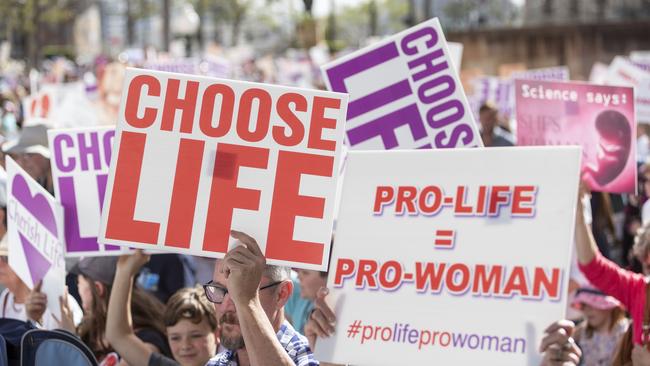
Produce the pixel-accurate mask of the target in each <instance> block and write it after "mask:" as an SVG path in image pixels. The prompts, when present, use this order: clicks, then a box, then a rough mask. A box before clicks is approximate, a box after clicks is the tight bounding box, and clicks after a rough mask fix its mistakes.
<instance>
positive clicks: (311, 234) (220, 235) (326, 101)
mask: <svg viewBox="0 0 650 366" xmlns="http://www.w3.org/2000/svg"><path fill="white" fill-rule="evenodd" d="M346 108H347V96H346V95H343V94H338V93H331V92H325V91H316V90H306V89H297V88H289V87H280V86H273V85H265V84H255V83H247V82H237V81H232V80H224V79H211V78H205V77H200V76H190V75H181V74H170V73H163V72H153V71H146V70H138V69H128V70H127V74H126V80H125V84H124V89H123V92H122V103H121V105H120V113H119V122H118V127H117V131H116V135H115V144H114V146H113V155H114V157H113V159H112V164H111V167H110V172H109V176H108V184H107V189H106V199H105V201H104V210H103V212H102V220H101V229H100V230H101V231H100V239H99V242H100V243H102V244H113V245H123V246H132V247H136V248H145V249H156V250H163V251H172V252H178V253H186V254H193V255H200V256H207V257H223V255H224V254H225V253H226V252H227V250H228V248H229V244H233V243H232V242H231V241H230V230H231V229H234V230H239V231H243V232H246V233H248V234H249V235H251V236H253V237H254V238H255V239H257V241H258V243H259V244H260V247H261V248H262V251H263V252H264V253H265V256H266V258H267V259H268V262H269V263H273V264H281V265H289V266H294V267H301V268H307V269H315V270H325V269H326V268H327V262H328V258H329V249H330V248H329V247H330V245H329V244H330V238H331V233H332V224H333V214H334V197H335V190H336V182H337V179H338V175H339V169H338V166H339V160H340V158H341V148H342V145H343V133H344V131H343V128H344V126H343V125H344V123H345V112H346Z"/></svg>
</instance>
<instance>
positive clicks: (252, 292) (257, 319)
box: [222, 231, 296, 366]
mask: <svg viewBox="0 0 650 366" xmlns="http://www.w3.org/2000/svg"><path fill="white" fill-rule="evenodd" d="M231 234H232V237H233V238H235V239H237V240H239V241H240V242H241V243H242V244H243V245H240V246H238V247H236V248H234V249H232V250H230V251H229V252H228V253H227V254H226V256H225V257H224V259H223V267H222V270H223V271H224V272H225V274H226V278H227V279H228V294H230V296H231V298H232V300H233V302H234V303H235V307H236V309H237V315H238V318H239V326H240V328H241V332H242V335H243V337H244V343H245V344H246V349H247V350H248V357H249V359H250V364H251V365H274V366H276V365H277V366H280V365H285V366H294V365H296V364H295V363H294V362H293V360H292V359H291V357H289V355H288V354H287V352H286V351H285V350H284V349H283V348H282V345H281V344H280V342H279V341H278V338H277V335H276V331H275V330H274V329H273V325H272V324H271V322H270V321H269V317H268V316H267V314H266V313H265V311H264V308H262V304H261V302H260V299H259V291H258V287H259V285H260V282H261V280H262V273H263V272H264V268H265V266H266V259H265V258H264V255H263V254H262V251H261V250H260V248H259V246H258V244H257V242H256V241H255V239H253V238H251V237H250V236H248V235H246V234H244V233H240V232H237V231H232V232H231Z"/></svg>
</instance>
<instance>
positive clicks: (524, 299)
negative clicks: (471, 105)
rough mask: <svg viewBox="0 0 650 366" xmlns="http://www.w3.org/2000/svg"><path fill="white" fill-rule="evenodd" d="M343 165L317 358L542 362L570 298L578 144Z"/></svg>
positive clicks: (391, 155) (360, 157) (369, 157)
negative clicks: (325, 333)
mask: <svg viewBox="0 0 650 366" xmlns="http://www.w3.org/2000/svg"><path fill="white" fill-rule="evenodd" d="M346 164H347V170H346V177H345V178H346V179H345V181H344V182H343V193H342V200H341V209H340V212H339V216H338V217H339V219H338V224H337V231H336V239H335V242H334V246H333V252H332V260H331V266H330V271H329V277H328V287H329V288H330V295H328V296H329V299H328V300H329V301H330V303H331V305H332V307H333V309H335V312H336V316H337V320H336V330H335V333H334V336H332V337H331V338H326V339H319V340H318V341H317V343H316V356H317V359H318V360H321V361H323V362H325V361H328V362H333V363H337V364H345V363H347V364H354V365H374V366H379V365H395V364H396V363H397V364H403V365H429V364H431V363H432V362H434V363H435V364H440V365H479V364H480V365H500V366H504V365H513V366H514V365H517V366H521V365H530V366H533V365H534V366H537V365H539V361H540V355H539V354H538V351H537V349H538V346H539V342H540V340H541V337H542V335H543V332H544V329H545V328H546V327H547V326H548V325H549V324H551V323H552V322H554V321H556V320H558V319H562V317H563V316H564V311H565V305H566V301H567V299H566V288H567V281H568V270H569V259H570V249H571V245H572V243H573V226H574V222H575V219H574V218H575V204H576V198H577V191H578V179H579V171H580V148H579V147H530V148H491V149H456V150H435V151H398V152H350V153H349V155H348V158H347V163H346ZM424 167H426V168H424ZM396 360H398V361H396Z"/></svg>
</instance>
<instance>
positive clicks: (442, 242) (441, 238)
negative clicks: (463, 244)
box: [434, 230, 455, 249]
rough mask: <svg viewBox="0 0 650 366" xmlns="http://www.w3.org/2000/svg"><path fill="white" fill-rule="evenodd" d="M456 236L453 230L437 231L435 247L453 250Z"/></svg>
mask: <svg viewBox="0 0 650 366" xmlns="http://www.w3.org/2000/svg"><path fill="white" fill-rule="evenodd" d="M454 234H455V233H454V231H453V230H436V241H435V242H434V244H435V246H436V247H437V248H443V249H448V248H452V247H453V246H454V237H455V235H454Z"/></svg>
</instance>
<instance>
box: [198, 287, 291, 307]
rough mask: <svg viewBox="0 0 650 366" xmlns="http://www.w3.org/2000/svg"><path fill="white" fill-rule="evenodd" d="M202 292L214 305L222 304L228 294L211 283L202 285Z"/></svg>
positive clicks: (225, 290) (226, 290)
mask: <svg viewBox="0 0 650 366" xmlns="http://www.w3.org/2000/svg"><path fill="white" fill-rule="evenodd" d="M282 282H284V281H277V282H273V283H270V284H268V285H266V286H262V287H260V288H259V290H258V291H262V290H264V289H267V288H270V287H273V286H277V285H279V284H281V283H282ZM203 290H204V291H205V297H207V298H208V301H210V302H212V303H215V304H221V303H222V302H223V299H224V298H225V297H226V294H227V293H228V289H227V288H225V287H221V286H219V285H217V284H215V283H214V282H212V281H210V282H208V283H206V284H205V285H203Z"/></svg>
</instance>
